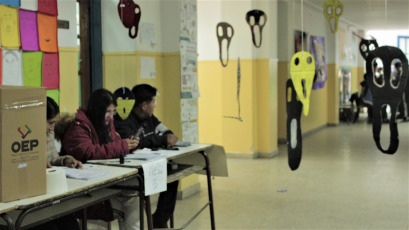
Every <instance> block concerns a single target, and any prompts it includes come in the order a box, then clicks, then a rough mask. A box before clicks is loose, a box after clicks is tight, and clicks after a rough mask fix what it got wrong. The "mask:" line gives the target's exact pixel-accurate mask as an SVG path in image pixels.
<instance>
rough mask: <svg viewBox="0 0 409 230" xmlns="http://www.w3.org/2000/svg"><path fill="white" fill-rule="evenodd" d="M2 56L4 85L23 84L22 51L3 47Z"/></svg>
mask: <svg viewBox="0 0 409 230" xmlns="http://www.w3.org/2000/svg"><path fill="white" fill-rule="evenodd" d="M2 57H3V59H2V67H3V68H2V76H3V85H17V86H23V74H22V59H21V51H20V50H6V49H2Z"/></svg>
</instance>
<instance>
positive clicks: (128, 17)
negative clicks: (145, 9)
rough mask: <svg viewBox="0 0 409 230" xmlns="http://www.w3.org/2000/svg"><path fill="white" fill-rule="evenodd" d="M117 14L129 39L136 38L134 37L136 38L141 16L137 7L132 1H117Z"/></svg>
mask: <svg viewBox="0 0 409 230" xmlns="http://www.w3.org/2000/svg"><path fill="white" fill-rule="evenodd" d="M118 14H119V19H120V20H121V21H122V24H123V25H124V26H125V28H128V29H129V32H128V35H129V37H131V38H136V36H138V30H139V21H140V20H141V15H142V11H141V8H140V7H139V5H138V4H136V3H134V2H133V0H119V3H118ZM132 30H133V32H132Z"/></svg>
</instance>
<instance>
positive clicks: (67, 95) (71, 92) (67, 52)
mask: <svg viewBox="0 0 409 230" xmlns="http://www.w3.org/2000/svg"><path fill="white" fill-rule="evenodd" d="M78 52H79V49H78V48H72V47H59V59H60V60H59V62H60V65H59V66H60V111H61V112H66V113H74V112H77V109H78V107H79V86H78Z"/></svg>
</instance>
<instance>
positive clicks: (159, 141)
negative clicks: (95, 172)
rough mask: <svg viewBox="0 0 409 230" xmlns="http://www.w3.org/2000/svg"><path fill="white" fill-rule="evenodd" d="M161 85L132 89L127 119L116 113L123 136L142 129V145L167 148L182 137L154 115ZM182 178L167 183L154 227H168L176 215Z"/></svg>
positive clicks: (117, 126) (116, 121)
mask: <svg viewBox="0 0 409 230" xmlns="http://www.w3.org/2000/svg"><path fill="white" fill-rule="evenodd" d="M156 92H157V89H156V88H154V87H153V86H151V85H147V84H140V85H136V86H135V87H134V88H133V89H132V93H133V94H134V95H135V104H134V107H133V109H132V112H131V113H130V115H129V116H128V118H127V119H126V120H122V119H121V118H120V117H119V116H118V115H116V116H115V122H114V124H115V129H116V131H117V132H118V133H119V134H120V135H121V138H137V137H136V136H135V135H136V133H138V130H139V129H141V131H142V133H141V134H140V135H139V136H138V137H139V145H138V148H167V147H171V146H173V145H175V144H176V142H177V140H178V138H177V136H175V135H174V134H173V133H172V131H170V130H169V129H168V128H167V127H166V126H165V125H163V124H162V123H161V122H160V121H159V120H158V119H157V118H156V117H155V116H154V115H153V112H154V110H155V108H156ZM178 183H179V182H178V181H175V182H172V183H170V184H168V185H167V191H164V192H161V193H160V195H159V200H158V204H157V208H156V212H155V213H154V214H153V227H154V228H167V222H168V220H169V219H170V216H171V215H172V213H173V211H174V209H175V204H176V195H177V187H178Z"/></svg>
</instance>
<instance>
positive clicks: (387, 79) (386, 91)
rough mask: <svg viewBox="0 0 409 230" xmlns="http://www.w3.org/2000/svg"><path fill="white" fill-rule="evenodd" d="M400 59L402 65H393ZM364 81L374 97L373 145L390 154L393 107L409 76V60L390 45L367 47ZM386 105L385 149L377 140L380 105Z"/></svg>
mask: <svg viewBox="0 0 409 230" xmlns="http://www.w3.org/2000/svg"><path fill="white" fill-rule="evenodd" d="M398 62H400V63H401V65H400V66H401V68H400V69H395V66H396V65H395V64H396V63H398ZM366 73H367V75H366V83H367V85H368V87H369V89H370V90H371V93H372V99H373V122H372V132H373V138H374V140H375V142H376V146H377V147H378V149H379V150H380V151H381V152H383V153H388V154H393V153H395V152H396V150H397V149H398V145H399V139H398V127H397V124H396V122H395V118H396V110H397V108H398V105H399V103H400V101H401V99H402V95H403V91H404V89H405V86H406V84H407V78H408V60H407V59H406V56H405V54H403V52H402V51H401V50H400V49H398V48H396V47H391V46H382V47H379V48H377V49H376V50H374V51H370V52H369V54H368V57H367V59H366ZM387 105H389V107H390V109H391V118H390V120H389V129H390V132H391V134H390V143H389V148H388V149H387V150H384V149H383V148H382V146H381V143H380V132H381V126H382V115H381V112H382V107H383V106H387Z"/></svg>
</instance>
